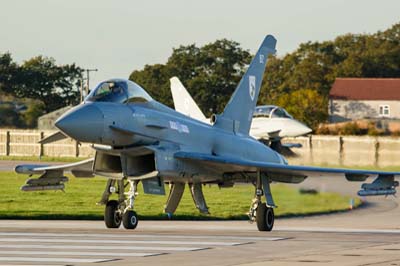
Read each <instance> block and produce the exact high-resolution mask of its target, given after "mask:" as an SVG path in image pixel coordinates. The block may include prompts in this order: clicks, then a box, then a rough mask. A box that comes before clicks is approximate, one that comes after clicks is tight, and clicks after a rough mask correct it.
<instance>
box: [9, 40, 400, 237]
mask: <svg viewBox="0 0 400 266" xmlns="http://www.w3.org/2000/svg"><path fill="white" fill-rule="evenodd" d="M275 45H276V39H275V38H274V37H273V36H271V35H268V36H266V37H265V39H264V40H263V42H262V44H261V47H260V48H259V50H258V51H257V53H256V55H255V57H254V58H253V60H252V62H251V63H250V65H249V67H248V69H247V72H246V73H245V74H244V76H243V77H242V79H241V81H240V82H239V84H238V86H237V88H236V90H235V92H234V93H233V95H232V96H231V99H230V101H229V102H228V104H227V105H226V107H225V109H224V111H223V112H222V113H220V114H216V115H213V116H212V124H207V123H203V122H201V121H199V120H197V119H193V118H190V117H188V116H185V115H183V114H181V113H179V112H177V111H175V110H173V109H171V108H169V107H167V106H165V105H163V104H161V103H159V102H157V101H155V100H154V99H152V98H151V97H150V95H149V94H148V93H147V92H146V91H145V90H144V89H143V88H142V87H140V86H139V85H138V84H136V83H134V82H132V81H129V80H123V79H111V80H107V81H104V82H102V83H100V84H99V85H98V86H97V87H96V88H95V89H94V90H92V91H91V93H90V94H89V95H88V96H87V98H86V100H85V102H84V103H83V104H81V105H79V106H77V107H75V108H73V109H71V110H70V111H69V112H67V113H66V114H64V115H63V116H62V117H60V118H59V119H58V120H57V121H56V126H57V127H58V128H59V129H60V130H61V131H62V134H64V135H67V136H69V137H71V138H73V139H75V140H77V141H79V142H89V143H93V148H94V149H95V150H96V154H95V156H94V158H92V159H87V160H85V161H82V162H78V163H73V164H67V165H57V166H42V165H20V166H17V167H16V172H17V173H24V174H29V175H35V174H38V175H40V177H39V178H36V179H33V178H31V179H28V180H27V182H26V184H25V185H24V186H23V187H22V190H24V191H35V190H45V189H60V188H63V187H64V183H65V182H66V181H67V178H66V177H65V176H64V172H65V171H70V172H72V174H73V175H74V176H76V177H93V176H94V175H98V176H102V177H105V178H107V179H108V180H107V185H106V188H105V190H104V192H103V195H102V198H101V201H100V202H101V203H103V204H105V213H104V221H105V224H106V226H107V227H108V228H117V227H119V226H120V225H121V223H122V224H123V226H124V227H125V228H127V229H134V228H136V226H137V225H138V217H137V214H136V212H135V211H134V206H135V199H136V198H137V196H138V195H137V188H138V185H139V183H141V184H142V185H143V188H144V192H145V193H148V194H165V186H164V184H165V183H169V184H171V189H170V192H169V193H170V194H169V197H168V202H167V205H169V206H168V207H169V208H170V210H173V209H174V208H176V206H177V204H178V203H179V200H180V197H181V195H182V192H183V188H184V187H185V185H186V184H190V187H191V191H192V193H193V196H194V199H195V201H196V202H197V203H198V205H203V206H204V205H205V201H204V197H203V194H202V190H201V188H202V184H217V185H219V186H221V187H227V186H228V187H229V186H231V185H233V184H234V183H235V182H251V183H253V184H254V186H255V192H254V199H253V201H252V202H251V204H250V210H249V213H248V214H249V218H250V220H251V221H255V222H256V224H257V228H258V229H259V230H260V231H270V230H272V228H273V225H274V208H275V207H276V205H275V202H274V200H273V196H272V192H271V187H270V184H271V182H283V183H300V182H302V181H303V180H304V179H306V178H307V177H311V176H312V177H320V176H329V177H332V178H336V177H337V178H339V177H342V178H346V179H347V180H348V181H365V180H366V179H367V178H368V177H373V178H375V180H374V181H373V182H372V183H364V184H363V185H362V186H361V190H360V191H359V192H358V194H359V195H361V196H367V195H392V194H395V193H396V187H397V186H398V182H397V181H396V180H395V178H396V177H398V176H399V175H400V172H381V171H367V170H351V169H336V168H322V167H311V166H295V165H288V162H287V160H286V159H285V158H284V156H282V155H280V154H279V153H277V152H276V151H274V150H272V149H271V148H270V147H268V146H266V145H264V144H262V143H261V142H259V141H257V140H256V139H254V138H253V137H251V136H250V135H249V130H250V126H251V122H252V118H253V114H254V109H255V107H256V102H257V98H258V95H259V91H260V87H261V81H262V79H263V74H264V71H265V66H266V63H267V60H268V56H269V55H271V54H273V53H275ZM88 182H89V181H88ZM113 193H115V194H117V198H118V199H117V200H110V195H111V194H113ZM264 197H265V201H264V200H263V199H264ZM232 200H235V198H234V197H233V198H232Z"/></svg>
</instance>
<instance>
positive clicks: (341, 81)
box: [329, 78, 400, 122]
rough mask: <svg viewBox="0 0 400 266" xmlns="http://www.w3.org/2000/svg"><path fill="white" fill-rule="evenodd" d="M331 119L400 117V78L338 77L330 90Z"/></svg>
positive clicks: (332, 120)
mask: <svg viewBox="0 0 400 266" xmlns="http://www.w3.org/2000/svg"><path fill="white" fill-rule="evenodd" d="M329 118H330V121H331V122H343V121H350V120H358V119H379V118H387V119H400V78H337V79H336V80H335V82H334V83H333V85H332V89H331V91H330V92H329Z"/></svg>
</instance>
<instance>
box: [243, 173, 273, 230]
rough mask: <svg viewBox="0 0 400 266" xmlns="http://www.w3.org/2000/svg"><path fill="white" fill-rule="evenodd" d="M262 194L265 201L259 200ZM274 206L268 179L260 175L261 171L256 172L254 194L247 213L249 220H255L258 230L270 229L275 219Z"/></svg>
mask: <svg viewBox="0 0 400 266" xmlns="http://www.w3.org/2000/svg"><path fill="white" fill-rule="evenodd" d="M263 194H265V198H266V201H267V202H266V203H263V202H262V201H261V197H262V196H263ZM274 208H276V206H275V203H274V200H273V198H272V194H271V189H270V180H269V178H268V177H267V176H261V173H260V172H258V173H257V180H256V183H255V195H254V199H253V201H252V203H251V206H250V211H249V214H248V215H249V218H250V222H256V224H257V228H258V230H259V231H271V230H272V228H273V227H274V220H275V215H274Z"/></svg>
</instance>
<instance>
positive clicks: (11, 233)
mask: <svg viewBox="0 0 400 266" xmlns="http://www.w3.org/2000/svg"><path fill="white" fill-rule="evenodd" d="M0 236H39V237H42V236H49V237H52V236H54V237H92V238H98V237H100V238H154V237H157V238H171V239H173V238H178V239H180V238H186V239H187V238H190V239H210V238H213V239H220V240H232V239H235V240H246V241H263V240H264V241H278V240H284V239H285V238H283V237H253V236H209V235H201V236H199V235H163V234H161V235H158V234H154V235H149V234H135V235H132V234H76V233H71V234H65V233H28V232H27V233H21V232H4V233H3V232H0Z"/></svg>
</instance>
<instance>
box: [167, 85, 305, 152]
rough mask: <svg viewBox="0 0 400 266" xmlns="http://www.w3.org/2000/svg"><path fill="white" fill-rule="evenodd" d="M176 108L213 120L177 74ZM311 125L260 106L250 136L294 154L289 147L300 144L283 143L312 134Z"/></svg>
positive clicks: (277, 109) (271, 107) (280, 110)
mask: <svg viewBox="0 0 400 266" xmlns="http://www.w3.org/2000/svg"><path fill="white" fill-rule="evenodd" d="M170 84H171V86H170V87H171V93H172V98H173V100H174V106H175V110H176V111H178V112H180V113H182V114H184V115H187V116H189V117H192V118H195V119H197V120H200V121H202V122H204V123H210V120H209V119H207V118H206V116H205V115H204V114H203V112H202V111H201V109H200V108H199V106H198V105H197V104H196V102H195V101H194V100H193V98H192V96H191V95H190V94H189V92H188V91H187V90H186V88H185V86H183V84H182V82H181V81H180V80H179V79H178V78H177V77H172V78H171V79H170ZM311 131H312V130H311V128H309V127H307V126H306V125H304V124H303V123H301V122H299V121H297V120H296V119H294V118H293V117H292V116H291V115H290V114H289V113H288V112H286V110H285V109H283V108H281V107H279V106H275V105H263V106H257V107H256V108H255V111H254V114H253V120H252V123H251V127H250V136H252V137H254V138H256V139H258V140H259V141H262V142H263V143H265V144H266V145H269V146H270V147H271V148H272V149H273V150H276V151H277V152H279V153H281V154H284V155H292V154H294V153H293V152H292V151H291V150H290V148H300V147H301V144H299V143H283V144H282V142H281V140H282V139H283V138H287V137H299V136H304V135H307V134H309V133H311Z"/></svg>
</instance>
